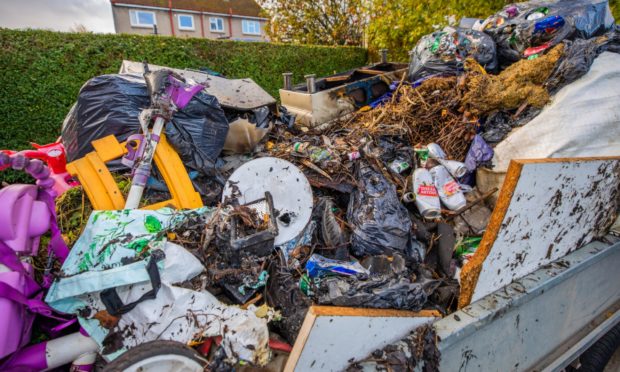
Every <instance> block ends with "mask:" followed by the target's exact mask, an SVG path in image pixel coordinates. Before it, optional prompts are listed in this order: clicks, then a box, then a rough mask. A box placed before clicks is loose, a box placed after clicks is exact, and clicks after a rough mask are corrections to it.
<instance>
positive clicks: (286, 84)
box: [282, 72, 293, 90]
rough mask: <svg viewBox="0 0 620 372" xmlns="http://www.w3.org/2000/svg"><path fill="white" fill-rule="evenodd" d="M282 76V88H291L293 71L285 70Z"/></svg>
mask: <svg viewBox="0 0 620 372" xmlns="http://www.w3.org/2000/svg"><path fill="white" fill-rule="evenodd" d="M282 77H283V78H284V90H291V88H292V87H293V82H292V80H293V73H292V72H285V73H283V74H282Z"/></svg>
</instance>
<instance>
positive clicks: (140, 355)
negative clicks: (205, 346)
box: [103, 341, 207, 372]
mask: <svg viewBox="0 0 620 372" xmlns="http://www.w3.org/2000/svg"><path fill="white" fill-rule="evenodd" d="M166 357H168V358H167V359H168V360H166ZM148 360H153V363H151V365H155V366H157V367H156V368H154V370H158V371H161V370H171V371H176V370H188V371H189V370H192V369H191V368H190V369H183V368H180V367H182V366H183V363H187V365H190V366H193V364H194V362H195V363H198V364H199V365H200V366H201V369H202V367H204V366H205V365H206V364H207V360H206V359H205V358H203V357H202V356H200V354H198V352H197V351H196V350H194V349H192V348H190V347H187V346H185V345H183V344H182V343H180V342H176V341H151V342H147V343H144V344H142V345H139V346H137V347H135V348H133V349H130V350H128V351H126V352H125V353H123V354H122V355H121V356H120V357H118V358H116V359H115V360H114V361H112V362H111V363H108V364H107V365H106V366H105V367H104V369H103V371H104V372H122V371H126V370H129V371H144V372H148V371H149V370H151V368H149V367H148V363H147V365H144V363H145V361H148ZM167 363H170V365H171V366H173V365H174V363H177V364H178V365H177V366H176V367H170V368H162V367H164V366H165V365H166V364H167Z"/></svg>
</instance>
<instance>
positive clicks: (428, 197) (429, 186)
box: [412, 168, 441, 219]
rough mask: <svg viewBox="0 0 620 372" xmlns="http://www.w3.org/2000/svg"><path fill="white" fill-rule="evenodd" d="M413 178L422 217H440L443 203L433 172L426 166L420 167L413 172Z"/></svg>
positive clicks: (417, 203)
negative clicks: (440, 199)
mask: <svg viewBox="0 0 620 372" xmlns="http://www.w3.org/2000/svg"><path fill="white" fill-rule="evenodd" d="M412 178H413V182H412V185H413V193H414V194H415V205H416V207H417V208H418V210H419V211H420V214H421V215H422V217H424V218H427V219H436V218H440V217H441V203H440V201H439V194H438V192H437V189H436V188H435V184H434V183H433V177H432V176H431V173H430V172H429V171H428V170H427V169H425V168H418V169H416V170H415V171H414V172H413V175H412Z"/></svg>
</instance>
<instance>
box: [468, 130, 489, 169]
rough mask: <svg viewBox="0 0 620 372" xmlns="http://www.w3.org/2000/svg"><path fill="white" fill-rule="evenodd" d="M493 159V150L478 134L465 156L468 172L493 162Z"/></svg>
mask: <svg viewBox="0 0 620 372" xmlns="http://www.w3.org/2000/svg"><path fill="white" fill-rule="evenodd" d="M491 159H493V148H491V146H489V145H488V144H487V143H486V142H484V139H483V138H482V137H480V135H478V134H476V135H475V136H474V139H473V140H472V141H471V145H470V146H469V150H468V151H467V155H466V156H465V166H466V167H467V170H468V171H470V172H473V171H475V170H476V168H478V167H479V166H481V165H483V164H485V163H487V162H489V161H491Z"/></svg>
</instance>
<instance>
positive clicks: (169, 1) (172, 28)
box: [168, 0, 176, 36]
mask: <svg viewBox="0 0 620 372" xmlns="http://www.w3.org/2000/svg"><path fill="white" fill-rule="evenodd" d="M168 14H169V15H170V30H171V31H172V36H176V35H175V34H174V20H173V17H172V0H168Z"/></svg>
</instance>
